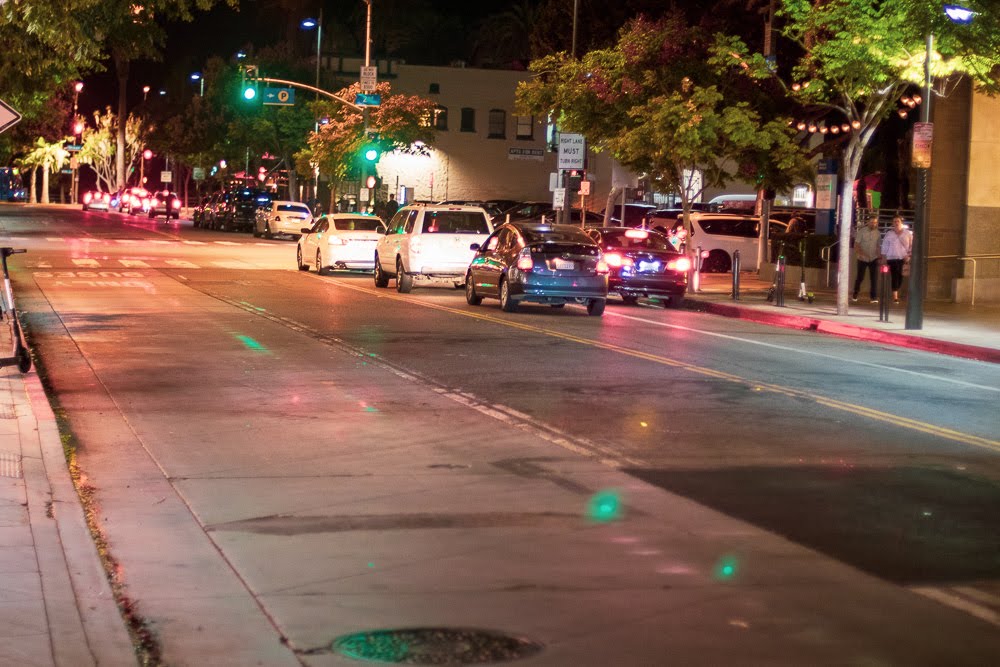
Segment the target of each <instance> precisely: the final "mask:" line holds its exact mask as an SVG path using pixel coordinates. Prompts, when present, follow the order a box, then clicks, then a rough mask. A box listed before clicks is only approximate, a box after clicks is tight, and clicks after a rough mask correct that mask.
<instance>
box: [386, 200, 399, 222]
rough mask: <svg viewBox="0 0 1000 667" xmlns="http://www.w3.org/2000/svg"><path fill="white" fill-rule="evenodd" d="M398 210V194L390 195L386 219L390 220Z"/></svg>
mask: <svg viewBox="0 0 1000 667" xmlns="http://www.w3.org/2000/svg"><path fill="white" fill-rule="evenodd" d="M398 210H399V202H398V201H396V195H389V201H387V202H386V203H385V221H386V222H388V221H389V218H391V217H392V216H394V215H396V211H398Z"/></svg>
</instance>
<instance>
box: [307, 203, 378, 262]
mask: <svg viewBox="0 0 1000 667" xmlns="http://www.w3.org/2000/svg"><path fill="white" fill-rule="evenodd" d="M299 231H300V232H301V234H302V236H301V237H299V247H298V250H297V251H296V262H297V265H298V267H299V271H308V270H309V267H310V266H313V267H315V268H316V272H317V273H320V274H322V273H323V272H324V271H326V270H327V269H342V270H349V271H371V270H372V269H374V268H375V259H374V258H375V244H376V243H378V240H379V239H380V238H382V235H383V234H385V223H383V222H382V219H381V218H379V217H377V216H374V215H365V214H362V213H331V214H330V215H324V216H320V217H319V218H318V219H317V220H316V222H315V223H313V226H312V227H309V228H303V229H301V230H299Z"/></svg>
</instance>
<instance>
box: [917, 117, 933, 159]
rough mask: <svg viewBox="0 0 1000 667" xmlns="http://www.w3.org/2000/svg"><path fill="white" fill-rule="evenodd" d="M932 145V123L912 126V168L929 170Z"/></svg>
mask: <svg viewBox="0 0 1000 667" xmlns="http://www.w3.org/2000/svg"><path fill="white" fill-rule="evenodd" d="M933 145H934V123H914V124H913V166H914V167H916V168H917V169H930V168H931V149H932V148H933Z"/></svg>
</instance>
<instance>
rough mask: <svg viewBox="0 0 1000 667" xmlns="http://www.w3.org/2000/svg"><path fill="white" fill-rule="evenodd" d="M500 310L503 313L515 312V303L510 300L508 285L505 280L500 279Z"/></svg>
mask: <svg viewBox="0 0 1000 667" xmlns="http://www.w3.org/2000/svg"><path fill="white" fill-rule="evenodd" d="M500 309H501V310H503V312H505V313H513V312H515V311H516V310H517V301H514V299H512V298H510V284H509V283H508V282H507V279H506V278H501V279H500Z"/></svg>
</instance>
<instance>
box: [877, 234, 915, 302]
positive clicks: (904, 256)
mask: <svg viewBox="0 0 1000 667" xmlns="http://www.w3.org/2000/svg"><path fill="white" fill-rule="evenodd" d="M912 248H913V233H912V232H910V230H909V229H907V228H906V226H905V225H904V224H903V218H901V217H900V216H898V215H897V216H896V217H895V218H893V219H892V229H890V230H889V231H887V232H886V233H885V237H884V238H883V239H882V258H883V259H885V261H886V263H887V264H888V265H889V275H890V276H891V278H892V302H893V303H899V288H900V286H901V285H902V284H903V265H904V264H906V263H907V262H909V261H910V252H911V250H912Z"/></svg>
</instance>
